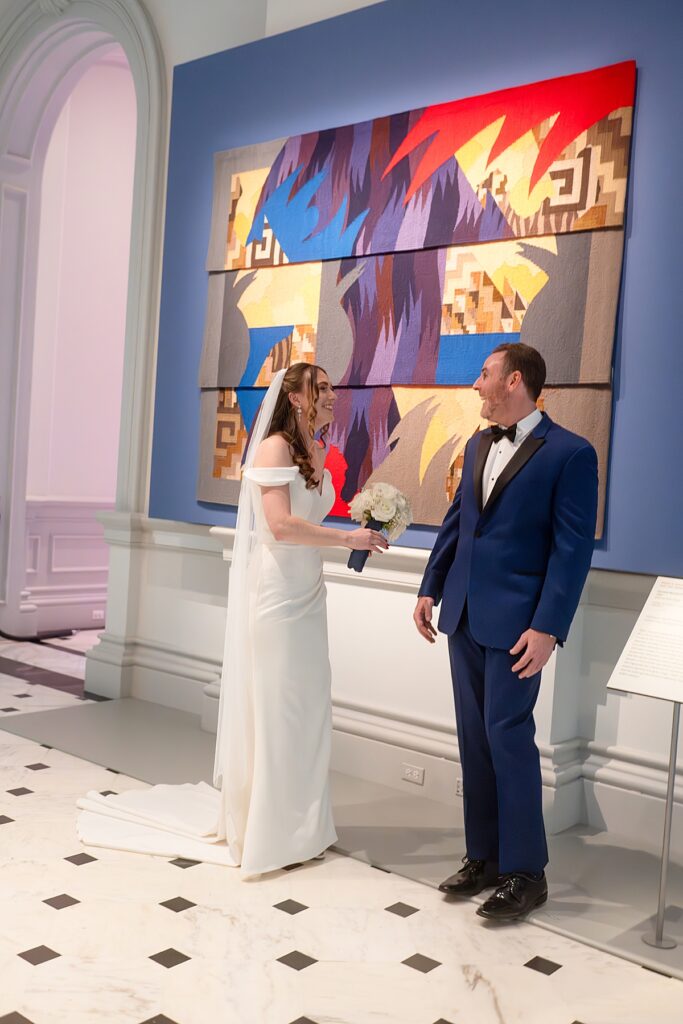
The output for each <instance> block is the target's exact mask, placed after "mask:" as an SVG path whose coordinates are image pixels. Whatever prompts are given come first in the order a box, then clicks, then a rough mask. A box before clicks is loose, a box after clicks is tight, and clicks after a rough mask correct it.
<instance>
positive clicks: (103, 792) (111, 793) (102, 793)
mask: <svg viewBox="0 0 683 1024" xmlns="http://www.w3.org/2000/svg"><path fill="white" fill-rule="evenodd" d="M100 796H118V793H117V791H116V790H115V789H101V790H100Z"/></svg>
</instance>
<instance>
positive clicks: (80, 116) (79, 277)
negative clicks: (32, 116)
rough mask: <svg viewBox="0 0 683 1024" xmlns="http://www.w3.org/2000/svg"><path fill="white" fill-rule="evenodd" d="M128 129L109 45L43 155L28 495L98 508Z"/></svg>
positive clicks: (114, 341) (111, 423) (126, 203)
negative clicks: (107, 54)
mask: <svg viewBox="0 0 683 1024" xmlns="http://www.w3.org/2000/svg"><path fill="white" fill-rule="evenodd" d="M135 128H136V111H135V92H134V88H133V81H132V77H131V74H130V70H129V68H128V65H127V64H126V63H125V60H124V59H123V54H122V53H121V52H120V51H119V52H118V53H114V54H112V57H111V58H108V60H107V61H106V62H104V63H101V64H97V65H95V66H93V67H91V68H90V69H89V70H88V71H87V72H86V73H85V75H84V76H83V78H82V79H81V80H80V82H79V83H78V85H77V86H76V88H75V89H74V91H73V93H72V95H71V97H70V99H69V100H68V102H67V103H66V105H65V107H64V109H63V111H62V114H61V116H60V118H59V120H58V122H57V125H56V127H55V130H54V133H53V136H52V139H51V142H50V146H49V149H48V152H47V158H46V162H45V172H44V177H43V195H42V206H41V226H40V243H39V267H38V287H37V297H36V322H35V347H34V357H33V378H32V389H31V428H30V435H29V463H28V481H27V493H28V496H29V497H30V498H36V497H41V498H51V499H55V498H58V499H69V500H80V499H87V500H92V501H95V502H97V501H101V502H103V503H108V502H111V501H112V500H113V498H114V495H115V490H116V464H117V457H118V440H119V425H120V415H121V412H120V406H121V381H122V371H123V348H124V332H125V316H126V294H127V289H128V251H129V246H130V218H131V203H132V187H133V168H134V159H135Z"/></svg>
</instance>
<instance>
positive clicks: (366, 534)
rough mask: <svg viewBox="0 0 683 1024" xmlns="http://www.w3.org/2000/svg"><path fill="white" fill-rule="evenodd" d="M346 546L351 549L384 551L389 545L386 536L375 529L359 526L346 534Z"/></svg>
mask: <svg viewBox="0 0 683 1024" xmlns="http://www.w3.org/2000/svg"><path fill="white" fill-rule="evenodd" d="M346 546H347V548H351V550H352V551H371V552H372V551H386V549H387V548H388V547H389V544H388V542H387V539H386V537H385V536H384V535H383V534H381V533H379V532H378V531H377V530H368V528H367V526H361V527H359V528H358V529H357V530H351V532H350V533H347V534H346Z"/></svg>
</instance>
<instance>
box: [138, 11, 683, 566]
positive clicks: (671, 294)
mask: <svg viewBox="0 0 683 1024" xmlns="http://www.w3.org/2000/svg"><path fill="white" fill-rule="evenodd" d="M682 39H683V4H680V3H677V2H674V0H650V2H648V3H643V2H641V0H620V2H616V0H601V2H600V3H595V0H574V2H573V3H572V4H571V5H570V6H567V5H566V4H559V3H555V4H553V3H550V4H549V3H547V0H546V2H538V0H517V3H515V4H512V5H511V4H510V3H509V2H507V0H505V2H502V0H492V2H490V3H488V4H485V5H480V6H477V5H476V4H475V5H472V4H469V3H468V4H465V3H461V2H459V0H419V2H418V0H387V2H386V3H383V4H379V5H377V6H373V7H370V8H368V9H366V10H362V11H358V12H355V13H353V14H349V15H346V16H344V17H341V18H334V19H331V20H329V21H324V22H321V23H319V24H317V25H312V26H310V27H307V28H303V29H299V30H298V31H296V32H289V33H285V34H283V35H279V36H274V37H272V38H270V39H266V40H263V41H260V42H257V43H252V44H250V45H248V46H242V47H238V48H236V49H233V50H228V51H225V52H224V53H220V54H216V55H215V56H211V57H205V58H203V59H202V60H197V61H192V62H191V63H189V64H184V65H181V66H179V67H177V68H176V69H175V73H174V80H173V109H172V123H171V143H170V162H169V179H168V197H167V211H166V234H165V243H164V267H163V285H162V300H161V323H160V335H159V354H158V370H157V391H156V405H155V418H154V449H153V457H152V480H151V496H150V509H149V512H150V515H152V516H157V517H160V518H164V519H176V520H182V521H188V522H195V523H210V524H221V525H233V524H234V512H233V511H231V510H228V509H226V508H225V507H223V506H217V505H207V504H205V503H200V502H197V500H196V498H195V493H196V482H197V468H198V445H199V433H198V432H199V416H198V411H199V391H198V388H197V385H196V381H197V368H198V365H199V356H200V350H201V344H202V331H203V324H204V311H205V305H206V291H207V274H206V271H205V270H204V265H205V258H206V248H207V243H208V237H209V226H210V217H211V195H212V177H213V154H214V152H215V151H217V150H221V149H229V148H231V147H233V146H244V145H247V144H249V143H253V142H261V141H264V140H267V139H272V138H278V137H279V136H283V135H292V134H297V133H299V132H306V131H313V130H314V129H318V128H327V127H332V126H335V125H339V124H347V123H350V122H353V121H361V120H364V119H366V118H372V117H377V116H380V115H383V114H390V113H394V112H396V111H401V110H408V109H410V108H413V107H420V106H423V105H426V104H430V103H439V102H444V101H446V100H451V99H455V98H458V97H461V96H470V95H475V94H477V93H483V92H490V91H492V90H495V89H501V88H505V87H508V86H514V85H521V84H524V83H526V82H533V81H538V80H540V79H544V78H552V77H555V76H557V75H566V74H572V73H575V72H578V71H584V70H588V69H590V68H594V67H599V66H601V65H604V64H612V63H616V62H617V61H621V60H627V59H629V58H634V59H635V60H636V61H637V64H638V84H637V100H636V116H635V134H634V143H633V152H632V162H631V186H630V194H629V205H628V213H627V240H626V253H625V263H624V274H623V280H622V298H621V303H620V311H619V323H618V331H617V340H616V347H615V360H614V395H615V401H614V422H613V435H612V452H611V459H610V466H609V480H608V505H607V522H606V532H605V536H604V538H603V540H602V541H600V542H599V543H598V545H597V548H596V552H595V556H594V559H593V564H594V566H595V567H597V568H604V569H615V570H629V571H632V572H648V573H650V572H651V573H658V574H666V575H679V576H683V527H682V524H681V520H682V519H683V459H682V458H681V454H680V452H681V446H682V445H683V433H682V423H683V411H682V410H681V404H682V402H683V330H682V327H681V324H682V323H683V316H682V315H681V307H680V306H679V301H678V300H679V298H680V297H681V294H683V282H682V281H681V278H682V277H683V261H682V260H681V258H680V253H681V248H682V247H683V224H682V220H683V217H682V215H681V207H682V205H683V197H682V189H681V173H682V171H683V132H682V131H681V116H680V110H681V102H682V101H683V58H682V57H681V49H680V47H681V40H682ZM435 532H436V531H435V530H433V529H424V528H422V529H412V530H410V531H409V532H408V533H407V534H405V535H404V538H402V542H403V543H407V544H410V545H412V546H419V547H430V546H431V544H432V542H433V538H434V536H435ZM399 543H401V542H399Z"/></svg>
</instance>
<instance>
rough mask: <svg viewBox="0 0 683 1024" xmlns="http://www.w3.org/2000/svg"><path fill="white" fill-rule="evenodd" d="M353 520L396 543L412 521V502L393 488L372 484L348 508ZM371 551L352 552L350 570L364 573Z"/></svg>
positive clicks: (386, 485)
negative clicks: (377, 531) (379, 532)
mask: <svg viewBox="0 0 683 1024" xmlns="http://www.w3.org/2000/svg"><path fill="white" fill-rule="evenodd" d="M349 510H350V513H351V518H352V519H354V520H355V521H356V522H357V523H363V525H364V526H367V527H368V528H369V529H371V530H380V531H381V532H382V533H384V534H386V537H387V539H388V540H396V538H397V537H400V536H401V534H402V533H403V531H404V530H405V528H406V527H407V526H410V524H411V523H412V521H413V514H412V511H411V508H410V502H409V501H408V499H407V498H406V496H405V494H402V493H401V492H400V491H399V490H398V489H397V488H396V487H393V486H392V485H391V484H382V483H377V484H372V485H371V486H370V487H365V488H364V489H363V490H362V491H359V492H358V494H357V495H356V496H355V498H353V500H352V501H351V502H350V504H349ZM368 554H369V552H368V551H352V552H351V556H350V558H349V561H348V567H349V569H355V570H356V572H362V571H363V566H364V565H365V562H366V561H367V557H368Z"/></svg>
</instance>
